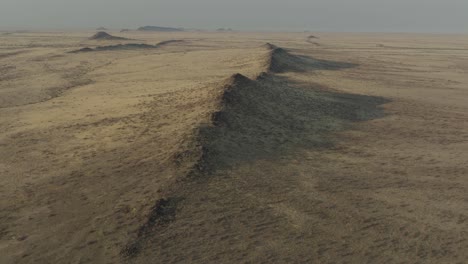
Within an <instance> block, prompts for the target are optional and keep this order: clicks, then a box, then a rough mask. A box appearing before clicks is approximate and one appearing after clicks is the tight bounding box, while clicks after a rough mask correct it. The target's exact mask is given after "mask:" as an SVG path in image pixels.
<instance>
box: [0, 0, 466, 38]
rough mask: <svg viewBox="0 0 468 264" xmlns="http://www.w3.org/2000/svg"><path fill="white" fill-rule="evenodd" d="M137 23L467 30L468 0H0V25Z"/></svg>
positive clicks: (120, 25) (245, 27)
mask: <svg viewBox="0 0 468 264" xmlns="http://www.w3.org/2000/svg"><path fill="white" fill-rule="evenodd" d="M142 25H158V26H172V27H186V28H200V29H216V28H219V27H231V28H233V29H238V30H296V31H302V30H311V31H374V32H380V31H385V32H388V31H395V32H462V33H468V0H229V1H227V0H0V28H2V29H28V28H31V29H41V28H44V29H67V28H76V29H78V28H96V27H99V26H104V27H109V28H136V27H139V26H142Z"/></svg>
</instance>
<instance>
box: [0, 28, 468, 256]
mask: <svg viewBox="0 0 468 264" xmlns="http://www.w3.org/2000/svg"><path fill="white" fill-rule="evenodd" d="M94 33H96V32H16V33H12V34H6V33H1V32H0V263H466V260H467V259H468V195H467V194H468V36H463V35H429V34H427V35H424V34H376V33H375V34H370V33H368V34H364V33H362V34H358V33H354V34H351V33H240V32H224V33H208V32H177V33H144V32H134V31H130V32H124V33H119V32H112V31H110V32H108V33H110V34H112V35H114V36H118V38H111V37H105V38H103V39H99V38H98V39H90V38H89V37H91V36H92V35H93V34H94Z"/></svg>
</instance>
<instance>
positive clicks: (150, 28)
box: [138, 26, 184, 32]
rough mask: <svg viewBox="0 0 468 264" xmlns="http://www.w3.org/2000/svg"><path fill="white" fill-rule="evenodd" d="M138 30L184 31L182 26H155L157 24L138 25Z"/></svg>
mask: <svg viewBox="0 0 468 264" xmlns="http://www.w3.org/2000/svg"><path fill="white" fill-rule="evenodd" d="M138 30H139V31H156V32H180V31H184V29H183V28H171V27H157V26H144V27H139V28H138Z"/></svg>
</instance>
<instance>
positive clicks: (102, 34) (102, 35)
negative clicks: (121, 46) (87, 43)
mask: <svg viewBox="0 0 468 264" xmlns="http://www.w3.org/2000/svg"><path fill="white" fill-rule="evenodd" d="M89 39H90V40H128V39H127V38H122V37H116V36H112V35H110V34H108V33H107V32H104V31H99V32H98V33H96V34H94V35H93V36H92V37H90V38H89Z"/></svg>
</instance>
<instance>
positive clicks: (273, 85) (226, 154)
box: [198, 74, 388, 173]
mask: <svg viewBox="0 0 468 264" xmlns="http://www.w3.org/2000/svg"><path fill="white" fill-rule="evenodd" d="M221 100H222V102H221V103H222V108H221V110H220V111H219V112H216V113H214V114H213V117H212V122H213V124H212V125H206V126H203V127H202V128H201V130H200V141H201V145H202V150H203V154H202V157H201V159H200V161H199V164H198V170H200V171H202V172H209V173H211V172H214V171H216V170H219V169H225V168H230V167H235V166H238V165H239V164H241V163H243V162H252V161H254V160H257V159H271V158H275V157H278V156H284V155H289V154H293V153H296V152H297V151H298V150H301V149H308V148H329V147H332V146H333V140H332V137H331V135H332V134H333V133H335V132H338V131H341V130H343V129H345V128H347V127H349V125H350V124H351V123H353V122H360V121H366V120H371V119H375V118H379V117H382V116H384V113H383V109H382V108H380V107H379V106H380V105H381V104H384V103H386V102H388V100H386V99H384V98H380V97H372V96H365V95H356V94H346V93H339V92H331V91H319V90H318V89H315V88H314V87H313V86H310V85H309V86H307V85H306V84H300V83H294V82H291V81H290V80H289V79H288V78H286V77H283V76H277V75H271V74H262V75H261V76H259V77H258V78H257V80H255V81H254V80H250V79H248V78H247V77H244V76H242V75H240V74H237V75H235V76H233V77H232V78H231V81H230V84H229V85H227V86H226V87H225V92H224V94H223V96H222V99H221Z"/></svg>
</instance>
